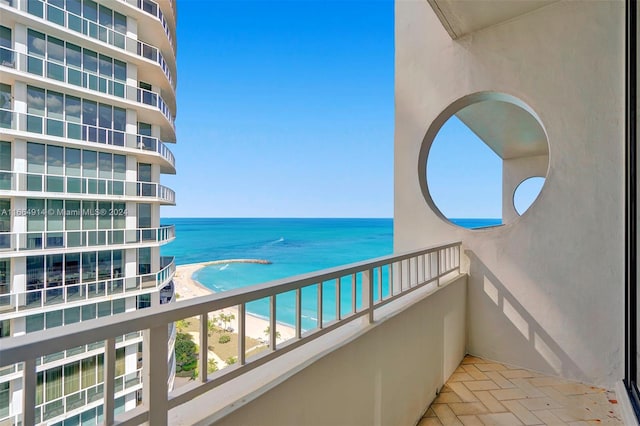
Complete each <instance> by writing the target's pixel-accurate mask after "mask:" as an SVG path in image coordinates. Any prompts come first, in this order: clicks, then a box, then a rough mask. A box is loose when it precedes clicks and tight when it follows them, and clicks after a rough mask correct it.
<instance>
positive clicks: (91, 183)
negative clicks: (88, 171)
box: [87, 179, 98, 194]
mask: <svg viewBox="0 0 640 426" xmlns="http://www.w3.org/2000/svg"><path fill="white" fill-rule="evenodd" d="M87 193H88V194H97V193H98V181H97V180H96V179H87Z"/></svg>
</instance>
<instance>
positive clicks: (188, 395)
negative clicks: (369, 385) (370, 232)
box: [169, 311, 367, 409]
mask: <svg viewBox="0 0 640 426" xmlns="http://www.w3.org/2000/svg"><path fill="white" fill-rule="evenodd" d="M366 314H367V312H365V311H362V312H358V313H356V314H352V315H349V316H348V317H345V318H344V319H342V320H340V321H338V322H332V323H330V324H327V326H326V327H325V328H321V329H316V330H314V331H312V332H310V333H309V334H305V335H304V336H303V338H302V339H290V340H287V341H285V342H284V343H282V344H280V345H278V349H277V350H276V351H273V352H271V351H264V352H262V353H260V354H258V355H256V356H255V358H251V359H250V360H247V361H248V362H247V363H246V364H245V365H243V366H240V365H238V364H234V365H232V366H231V367H227V368H225V369H223V370H219V371H216V372H215V373H213V374H212V375H210V376H209V377H211V379H210V380H208V381H207V382H206V383H198V384H197V385H196V386H194V385H192V386H183V387H180V388H178V389H176V390H174V391H173V392H172V393H171V394H169V409H171V408H175V407H177V406H179V405H182V404H184V403H186V402H188V401H190V400H192V399H193V398H195V397H197V396H199V395H202V394H203V393H205V392H207V391H209V390H211V389H213V388H215V387H216V386H219V385H221V384H223V383H226V382H228V381H229V380H231V379H234V378H236V377H238V376H240V375H242V374H244V373H246V372H247V371H251V370H253V369H254V368H256V367H259V366H261V365H263V364H265V363H266V362H268V361H271V360H272V359H274V358H277V357H279V356H281V355H283V354H285V353H287V352H289V351H292V350H293V349H295V348H297V347H299V346H302V345H304V344H306V343H309V342H310V341H312V340H315V339H317V338H318V337H320V336H322V335H324V334H327V333H328V332H330V331H333V330H335V329H336V328H338V327H340V326H343V325H345V324H347V323H349V322H351V321H353V320H356V319H358V318H361V317H363V316H365V315H366Z"/></svg>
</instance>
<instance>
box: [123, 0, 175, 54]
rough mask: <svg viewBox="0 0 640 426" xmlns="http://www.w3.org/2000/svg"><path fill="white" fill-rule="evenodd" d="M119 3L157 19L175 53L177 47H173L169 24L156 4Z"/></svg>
mask: <svg viewBox="0 0 640 426" xmlns="http://www.w3.org/2000/svg"><path fill="white" fill-rule="evenodd" d="M120 1H121V2H123V3H128V4H131V5H132V6H135V7H137V8H138V9H140V10H142V11H143V12H146V13H148V14H149V15H151V16H153V17H155V18H157V19H158V21H160V24H161V25H162V28H163V29H164V33H165V34H166V36H167V39H168V40H169V44H170V45H171V48H172V49H173V53H174V54H175V53H176V47H177V46H176V45H175V42H174V40H173V36H172V35H171V29H170V28H169V23H168V22H167V20H166V19H165V17H164V13H162V9H160V6H159V5H158V3H156V2H155V1H153V0H120Z"/></svg>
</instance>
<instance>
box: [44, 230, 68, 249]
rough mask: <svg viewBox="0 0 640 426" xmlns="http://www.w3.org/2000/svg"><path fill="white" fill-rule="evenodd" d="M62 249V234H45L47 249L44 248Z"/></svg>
mask: <svg viewBox="0 0 640 426" xmlns="http://www.w3.org/2000/svg"><path fill="white" fill-rule="evenodd" d="M62 247H64V233H62V232H47V247H46V248H62Z"/></svg>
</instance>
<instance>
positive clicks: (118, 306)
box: [113, 272, 125, 314]
mask: <svg viewBox="0 0 640 426" xmlns="http://www.w3.org/2000/svg"><path fill="white" fill-rule="evenodd" d="M114 273H115V272H114ZM124 311H125V302H124V299H116V300H114V301H113V313H114V314H121V313H123V312H124Z"/></svg>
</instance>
